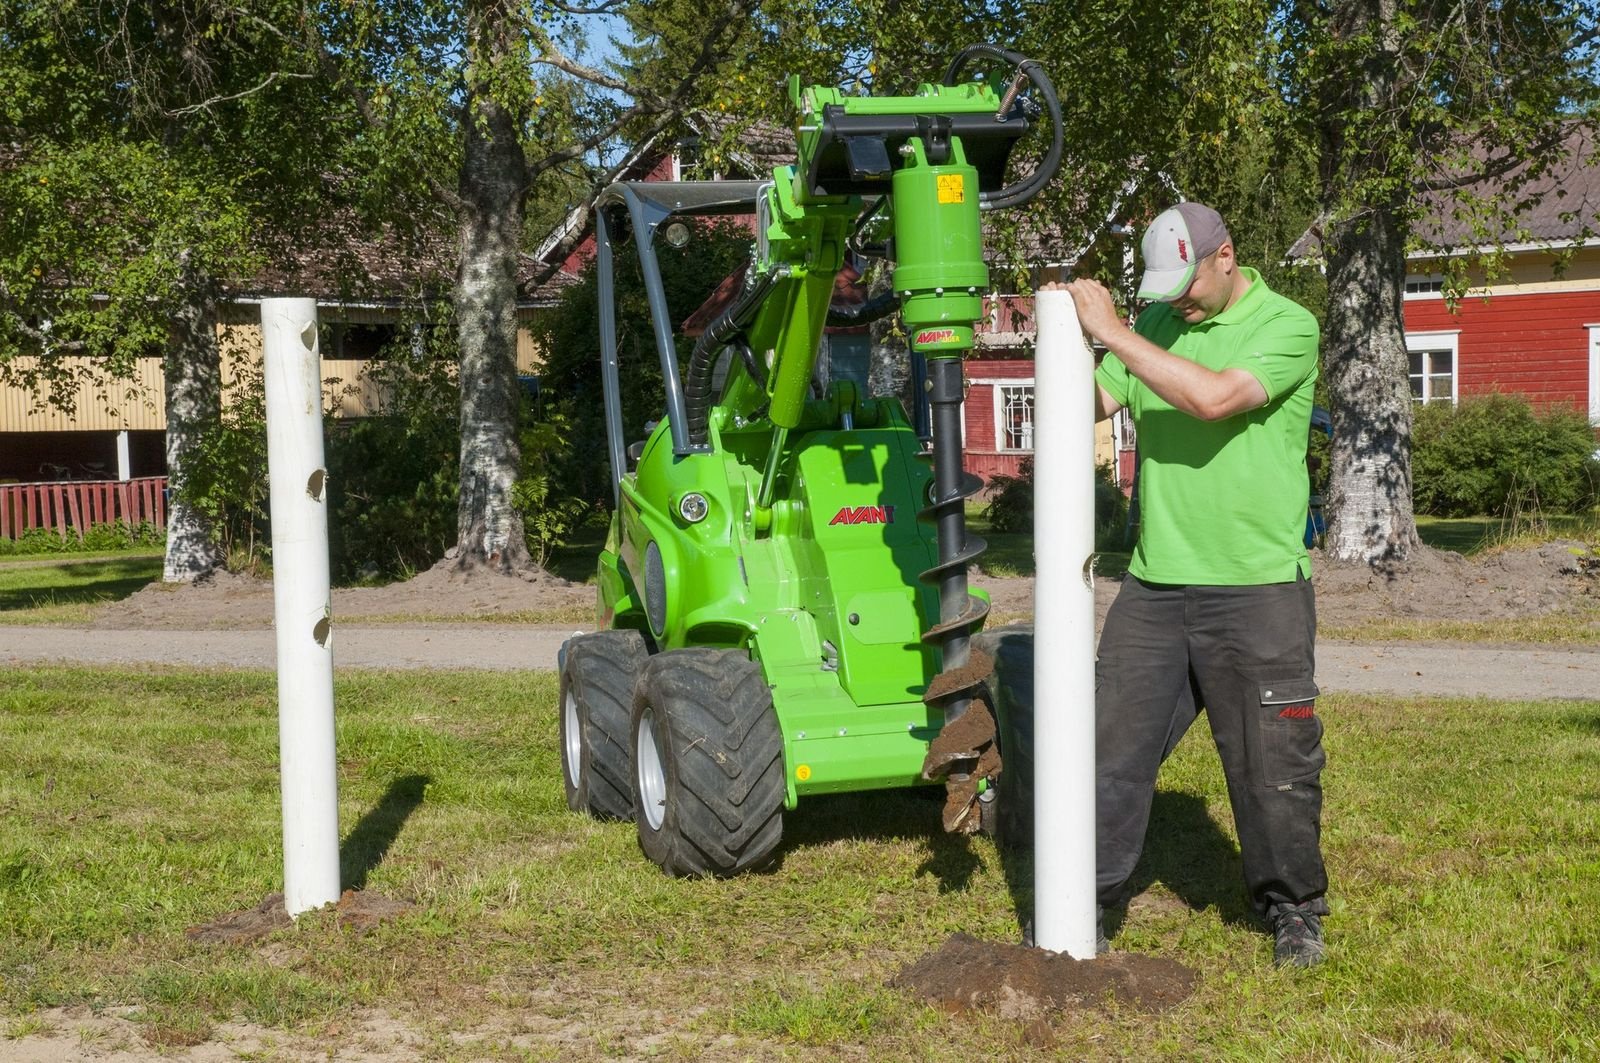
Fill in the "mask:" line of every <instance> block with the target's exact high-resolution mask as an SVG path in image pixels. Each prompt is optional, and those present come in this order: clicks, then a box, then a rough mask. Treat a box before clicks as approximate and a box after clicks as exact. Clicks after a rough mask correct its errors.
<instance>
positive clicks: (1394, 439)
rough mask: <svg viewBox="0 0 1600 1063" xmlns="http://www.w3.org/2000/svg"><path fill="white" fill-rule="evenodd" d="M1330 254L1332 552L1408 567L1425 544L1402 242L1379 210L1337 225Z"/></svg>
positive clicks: (1327, 350) (1327, 336)
mask: <svg viewBox="0 0 1600 1063" xmlns="http://www.w3.org/2000/svg"><path fill="white" fill-rule="evenodd" d="M1327 251H1328V314H1327V320H1326V322H1325V323H1324V325H1323V339H1324V344H1325V346H1324V351H1323V360H1324V365H1325V366H1326V367H1327V374H1328V391H1329V394H1330V396H1331V398H1332V401H1333V410H1332V413H1333V440H1332V444H1331V446H1330V450H1329V460H1330V463H1331V465H1330V476H1329V484H1328V501H1327V513H1328V531H1327V550H1328V552H1329V553H1330V554H1332V555H1333V556H1334V557H1335V558H1338V559H1339V560H1341V561H1365V562H1367V563H1368V564H1372V565H1378V564H1389V563H1398V562H1404V561H1405V560H1406V558H1407V556H1408V555H1409V553H1410V551H1411V548H1412V547H1413V546H1415V545H1416V543H1417V522H1416V517H1415V515H1414V513H1413V511H1412V508H1411V404H1412V399H1411V385H1410V375H1409V374H1410V369H1409V364H1410V363H1409V361H1408V357H1407V354H1406V338H1405V321H1404V318H1403V316H1402V312H1401V307H1402V296H1401V292H1402V290H1403V285H1404V281H1405V246H1404V238H1403V236H1402V235H1401V232H1400V227H1399V225H1398V223H1397V222H1396V221H1395V217H1394V215H1393V214H1392V213H1391V212H1389V211H1387V210H1375V211H1372V212H1370V213H1368V214H1365V215H1362V216H1360V217H1358V218H1356V219H1354V220H1351V221H1347V222H1343V223H1341V224H1339V225H1337V226H1335V227H1334V228H1333V229H1332V232H1331V238H1330V239H1329V240H1328V243H1327Z"/></svg>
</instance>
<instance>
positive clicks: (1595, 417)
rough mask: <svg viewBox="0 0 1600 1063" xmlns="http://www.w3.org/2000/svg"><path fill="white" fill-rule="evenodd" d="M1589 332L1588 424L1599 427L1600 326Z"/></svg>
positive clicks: (1591, 326)
mask: <svg viewBox="0 0 1600 1063" xmlns="http://www.w3.org/2000/svg"><path fill="white" fill-rule="evenodd" d="M1584 328H1586V329H1588V330H1589V423H1590V424H1591V425H1595V426H1596V427H1600V324H1594V325H1585V326H1584Z"/></svg>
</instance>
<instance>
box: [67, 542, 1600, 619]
mask: <svg viewBox="0 0 1600 1063" xmlns="http://www.w3.org/2000/svg"><path fill="white" fill-rule="evenodd" d="M1312 572H1313V580H1314V582H1315V583H1316V587H1317V616H1318V619H1319V621H1320V622H1321V623H1322V624H1323V625H1324V626H1340V627H1348V626H1355V625H1359V624H1361V623H1362V622H1364V621H1369V620H1373V619H1381V618H1407V619H1415V620H1479V621H1483V620H1501V619H1507V618H1512V617H1526V616H1539V615H1544V614H1549V613H1560V612H1564V611H1568V610H1571V609H1574V608H1577V607H1579V606H1581V605H1584V604H1595V603H1600V561H1596V560H1595V559H1594V558H1593V556H1592V555H1591V554H1590V553H1589V552H1588V550H1587V548H1586V547H1585V546H1584V544H1582V543H1579V542H1550V543H1544V544H1542V545H1540V546H1535V547H1526V548H1522V549H1516V550H1503V551H1499V552H1496V553H1493V554H1487V555H1479V556H1477V557H1472V558H1466V557H1462V556H1461V555H1460V554H1454V553H1450V552H1448V551H1443V550H1434V549H1431V548H1429V547H1419V548H1418V549H1417V550H1416V551H1415V552H1414V553H1413V555H1412V557H1411V559H1410V560H1409V561H1408V563H1407V564H1406V565H1405V566H1404V567H1402V568H1393V569H1374V568H1371V567H1369V566H1367V565H1363V564H1345V563H1342V562H1338V561H1334V560H1331V559H1330V558H1328V557H1326V556H1324V555H1323V554H1322V552H1321V551H1320V550H1317V551H1313V552H1312ZM972 585H973V586H974V587H981V588H983V589H984V590H987V591H988V592H989V594H990V597H991V599H992V601H993V612H992V613H991V615H990V620H989V623H990V625H991V626H996V625H999V624H1005V623H1009V622H1013V621H1018V620H1028V619H1031V618H1032V616H1033V580H1032V579H1031V578H1027V577H1023V578H1009V579H1008V578H997V577H991V576H986V575H983V574H981V573H974V574H973V576H972ZM1120 586H1121V581H1120V580H1116V579H1110V578H1107V577H1103V576H1102V577H1099V578H1097V579H1096V580H1095V585H1094V590H1095V615H1096V620H1097V621H1100V620H1103V619H1104V618H1105V612H1106V609H1107V608H1109V606H1110V604H1111V601H1112V600H1113V599H1114V598H1115V597H1116V594H1117V589H1118V588H1119V587H1120ZM594 604H595V591H594V588H593V587H590V586H586V585H583V584H574V583H569V582H568V581H567V580H564V579H560V578H559V577H556V576H552V575H550V574H548V573H546V572H543V571H541V570H538V569H530V570H529V571H528V572H526V573H523V574H521V575H511V576H507V575H501V574H499V573H495V572H491V571H488V570H485V569H476V570H471V571H462V570H459V569H457V568H456V567H455V561H454V559H453V558H451V557H447V558H445V559H444V560H443V561H440V562H439V563H438V564H437V565H434V566H433V567H432V568H430V569H428V570H427V571H425V572H421V573H418V574H417V576H416V577H414V578H413V579H409V580H406V581H405V582H403V583H393V584H390V585H389V586H386V587H347V588H339V589H336V590H335V591H334V592H333V614H334V617H335V619H336V620H350V619H359V618H360V617H380V616H387V617H410V618H413V619H446V618H451V617H477V618H484V617H497V616H507V617H509V616H512V615H514V614H518V613H534V614H543V615H546V616H549V615H554V614H563V615H562V619H561V621H560V622H562V623H570V622H579V623H581V622H584V621H585V620H587V619H588V618H589V617H590V616H591V615H592V613H593V610H594ZM91 626H92V627H97V628H184V629H192V630H205V629H214V628H270V627H271V626H272V584H271V582H270V581H268V580H260V579H254V578H252V577H249V576H240V575H234V574H231V573H227V572H219V573H217V574H215V575H213V576H211V577H209V578H207V579H205V580H202V581H198V582H196V583H193V584H162V583H152V584H151V585H150V586H148V587H146V588H144V589H143V590H141V591H139V592H137V593H135V594H134V595H132V596H131V597H128V598H126V599H124V600H122V601H120V602H112V603H109V604H107V605H106V606H104V607H102V608H101V609H100V611H99V612H98V613H97V614H96V616H95V619H94V621H93V622H92V624H91Z"/></svg>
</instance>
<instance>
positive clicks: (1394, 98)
mask: <svg viewBox="0 0 1600 1063" xmlns="http://www.w3.org/2000/svg"><path fill="white" fill-rule="evenodd" d="M1595 17H1596V16H1595V11H1594V9H1593V6H1592V5H1590V4H1587V3H1583V2H1580V0H1455V2H1448V3H1447V2H1441V0H1295V2H1293V3H1291V4H1288V5H1286V6H1285V8H1284V9H1283V11H1282V20H1281V22H1280V23H1279V25H1278V26H1277V27H1276V30H1277V33H1278V36H1277V38H1276V39H1277V40H1278V41H1280V42H1281V44H1282V46H1283V52H1282V70H1283V73H1284V82H1283V84H1284V87H1285V90H1286V92H1287V99H1288V102H1289V103H1290V104H1291V105H1292V108H1293V111H1292V114H1293V116H1294V119H1295V122H1294V124H1293V126H1292V128H1293V129H1294V130H1295V131H1296V132H1297V133H1298V134H1299V140H1298V143H1299V144H1303V145H1305V146H1306V147H1307V148H1308V149H1309V150H1311V151H1313V152H1314V153H1315V156H1316V158H1317V159H1318V162H1319V171H1318V172H1319V200H1320V203H1319V206H1320V214H1319V216H1318V218H1317V219H1316V222H1315V225H1314V231H1315V233H1316V234H1317V235H1318V236H1320V238H1321V243H1322V248H1323V255H1324V257H1325V259H1326V264H1327V287H1328V303H1327V314H1326V319H1325V322H1324V329H1323V360H1324V365H1325V372H1326V377H1327V384H1328V389H1329V393H1330V396H1331V399H1332V404H1333V410H1332V412H1333V440H1332V446H1331V450H1330V459H1331V469H1330V486H1329V492H1328V502H1327V509H1328V534H1327V543H1328V546H1327V549H1328V552H1329V553H1330V554H1332V555H1333V556H1334V557H1337V558H1339V559H1341V560H1345V561H1364V562H1367V563H1369V564H1374V565H1382V564H1392V563H1401V562H1404V561H1405V559H1406V558H1407V556H1408V554H1409V552H1410V551H1411V549H1412V548H1413V547H1414V546H1416V544H1417V541H1418V540H1417V533H1416V519H1415V516H1414V511H1413V508H1412V481H1411V409H1412V398H1411V392H1410V385H1409V378H1408V369H1409V365H1408V360H1407V354H1406V346H1405V333H1404V326H1403V316H1402V305H1401V303H1402V289H1403V285H1404V281H1405V273H1406V252H1407V251H1408V250H1410V249H1412V248H1414V247H1416V246H1417V244H1418V243H1419V238H1420V237H1423V236H1425V235H1426V234H1420V233H1419V232H1418V230H1417V226H1418V221H1419V218H1420V217H1421V216H1422V215H1423V213H1424V211H1425V210H1430V209H1431V210H1435V211H1443V212H1445V213H1454V212H1459V213H1461V214H1463V215H1470V216H1473V217H1475V218H1476V219H1477V223H1476V225H1477V230H1478V232H1479V235H1480V239H1481V244H1482V245H1487V246H1489V247H1490V248H1491V254H1492V253H1493V252H1492V248H1493V247H1495V246H1499V245H1501V244H1503V243H1504V242H1507V241H1508V240H1509V239H1512V238H1514V234H1515V233H1516V230H1517V227H1518V225H1517V215H1518V213H1519V212H1520V211H1521V210H1522V209H1525V208H1526V207H1528V206H1530V205H1531V202H1530V201H1529V199H1528V197H1527V196H1525V195H1524V194H1523V192H1524V190H1525V189H1526V188H1527V186H1528V184H1529V182H1531V181H1533V180H1536V179H1537V178H1538V177H1539V176H1540V175H1542V174H1543V173H1545V172H1547V171H1548V169H1549V168H1550V167H1551V166H1553V165H1555V164H1557V163H1559V162H1561V161H1562V160H1563V158H1564V156H1565V155H1566V153H1567V151H1568V150H1569V148H1568V145H1569V144H1570V143H1571V141H1570V139H1569V136H1568V134H1569V133H1570V132H1571V130H1572V126H1573V125H1574V124H1587V125H1590V126H1591V127H1592V126H1593V123H1594V121H1595V118H1596V114H1597V111H1596V109H1595V105H1594V101H1595V98H1596V80H1595V73H1596V70H1595V63H1596V53H1595V41H1596V23H1595ZM1596 161H1597V164H1600V160H1596ZM1462 250H1465V251H1470V249H1462Z"/></svg>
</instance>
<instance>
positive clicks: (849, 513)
mask: <svg viewBox="0 0 1600 1063" xmlns="http://www.w3.org/2000/svg"><path fill="white" fill-rule="evenodd" d="M893 523H894V507H893V506H844V507H842V508H841V509H840V510H839V512H837V513H835V514H834V515H833V519H832V520H830V521H829V522H828V527H830V528H831V527H833V526H834V525H835V524H893Z"/></svg>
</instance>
